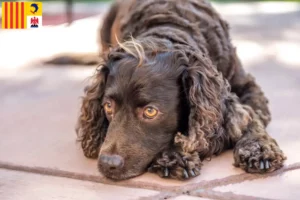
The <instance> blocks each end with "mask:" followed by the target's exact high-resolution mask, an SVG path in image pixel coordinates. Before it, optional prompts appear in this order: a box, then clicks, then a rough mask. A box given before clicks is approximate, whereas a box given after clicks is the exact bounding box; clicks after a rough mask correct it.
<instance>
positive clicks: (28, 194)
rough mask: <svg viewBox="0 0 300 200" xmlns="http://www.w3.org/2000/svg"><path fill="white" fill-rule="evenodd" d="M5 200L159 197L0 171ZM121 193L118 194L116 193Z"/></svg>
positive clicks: (116, 188) (67, 180)
mask: <svg viewBox="0 0 300 200" xmlns="http://www.w3.org/2000/svg"><path fill="white" fill-rule="evenodd" d="M0 180H1V183H0V185H1V189H0V198H1V199H2V200H38V199H43V200H53V199H64V200H83V199H88V200H99V199H103V200H116V199H122V200H123V199H124V200H132V199H138V198H142V197H148V196H153V195H156V194H158V192H156V191H152V190H145V189H133V188H125V187H117V186H113V185H105V184H100V183H92V182H88V181H78V180H73V179H67V178H60V177H51V176H43V175H37V174H31V173H24V172H17V171H9V170H2V169H0ZM116 191H117V192H116Z"/></svg>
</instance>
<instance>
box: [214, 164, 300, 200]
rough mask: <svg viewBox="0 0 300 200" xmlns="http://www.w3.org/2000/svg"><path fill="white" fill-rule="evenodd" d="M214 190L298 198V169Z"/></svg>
mask: <svg viewBox="0 0 300 200" xmlns="http://www.w3.org/2000/svg"><path fill="white" fill-rule="evenodd" d="M214 190H215V191H219V192H233V193H235V194H240V195H248V196H253V197H257V198H259V197H260V198H269V199H280V200H298V199H299V196H300V170H294V171H288V172H286V173H284V174H281V175H279V176H275V177H269V178H265V179H257V180H253V181H245V182H242V183H239V184H234V185H227V186H222V187H217V188H215V189H214Z"/></svg>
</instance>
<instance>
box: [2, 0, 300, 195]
mask: <svg viewBox="0 0 300 200" xmlns="http://www.w3.org/2000/svg"><path fill="white" fill-rule="evenodd" d="M244 5H245V4H238V5H236V4H228V5H227V4H226V5H221V4H216V8H217V9H218V11H219V12H220V13H221V14H223V16H224V18H225V19H227V20H228V21H229V22H230V25H231V27H232V38H233V42H234V44H235V45H236V46H237V50H238V52H239V54H240V56H241V59H242V61H243V63H244V66H245V68H246V69H247V70H248V71H249V72H251V73H252V74H254V75H255V76H256V77H257V81H258V82H259V83H260V84H261V86H262V87H263V89H264V91H265V92H266V95H267V96H268V98H269V99H270V107H271V110H272V114H273V121H272V123H271V124H270V126H269V127H268V131H269V132H270V134H271V135H272V136H273V137H274V138H276V139H277V141H278V142H279V144H280V146H281V147H282V149H283V150H284V152H285V153H286V155H287V157H288V160H287V161H286V164H285V166H284V168H282V169H281V170H279V171H276V172H274V173H271V174H267V175H252V174H246V173H244V172H243V171H242V170H240V169H238V168H235V167H233V165H232V163H233V157H232V152H231V151H228V152H225V153H223V154H222V155H221V156H218V157H215V158H213V159H212V160H211V161H206V162H205V165H204V167H203V169H202V172H201V175H200V176H199V177H197V178H195V179H191V180H189V181H184V182H180V181H174V180H168V179H161V178H159V177H158V176H157V175H155V174H150V173H146V174H144V175H142V176H139V177H137V178H134V179H131V180H126V181H121V182H114V181H111V180H108V179H106V178H105V177H103V176H101V174H99V173H98V172H97V170H96V169H97V167H96V161H95V160H90V159H87V158H85V157H84V156H83V154H82V152H81V150H80V147H79V145H78V144H77V143H76V135H75V132H74V126H75V121H76V117H77V114H78V108H79V103H80V99H79V97H80V95H82V91H83V87H84V85H85V81H86V79H87V77H88V76H90V75H92V73H93V71H94V68H93V67H83V66H81V67H74V66H68V67H57V66H42V65H41V64H40V62H39V61H40V60H41V59H44V58H47V57H49V56H51V55H53V54H54V53H61V52H66V51H73V50H75V49H76V51H80V52H90V51H96V50H97V46H96V44H95V41H96V31H97V28H98V23H99V18H101V16H102V15H101V16H96V17H91V18H86V19H83V20H79V21H77V22H76V23H74V24H73V25H72V26H71V27H69V28H66V27H64V26H63V25H62V26H55V27H54V26H52V27H45V28H44V29H41V30H36V31H31V32H30V31H23V32H21V31H3V30H1V31H0V44H1V46H0V55H1V59H0V95H1V96H0V135H1V140H0V199H1V200H36V199H42V200H50V199H51V200H52V199H68V200H69V199H74V200H83V199H87V200H93V199H105V200H106V199H117V200H118V199H154V200H157V199H174V200H194V199H200V200H201V199H203V200H204V199H220V200H232V199H233V200H235V199H242V200H248V199H249V200H254V199H286V200H299V198H300V156H299V153H300V134H299V132H300V107H299V102H300V57H299V52H300V35H299V32H300V20H299V19H300V9H299V8H300V6H299V5H297V4H278V5H277V4H276V5H275V4H274V5H271V4H253V5H251V6H244ZM272 6H273V7H272ZM274 6H275V7H276V6H278V7H277V8H274ZM278 8H281V9H278ZM276 9H277V10H278V12H275V11H274V10H276ZM69 33H72V36H71V37H70V36H69ZM49 38H55V40H56V41H55V42H53V41H51V39H49ZM33 39H34V41H36V44H35V45H34V46H33V45H32V41H33ZM13 40H14V42H15V43H16V44H19V46H18V48H16V47H15V48H11V46H10V44H11V41H13Z"/></svg>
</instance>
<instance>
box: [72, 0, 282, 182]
mask: <svg viewBox="0 0 300 200" xmlns="http://www.w3.org/2000/svg"><path fill="white" fill-rule="evenodd" d="M100 32H101V46H102V48H103V54H102V55H101V56H102V58H103V62H102V63H101V65H100V67H99V68H98V69H97V71H96V74H95V76H94V77H93V78H92V83H91V84H90V85H89V86H88V87H87V88H86V90H85V96H84V97H83V102H82V107H81V114H80V116H79V120H78V126H77V133H78V135H79V139H80V141H81V145H82V149H83V152H84V154H85V156H87V157H90V158H98V165H99V170H100V171H101V172H102V173H103V174H104V175H105V176H107V177H109V178H112V179H116V180H120V179H126V178H130V177H134V176H137V175H140V174H142V173H143V172H145V171H146V170H147V169H148V171H151V172H155V173H157V174H159V175H160V176H162V177H171V178H176V179H186V178H189V177H194V176H197V175H199V174H200V169H201V166H202V161H203V159H205V158H208V157H212V156H213V155H217V154H220V153H221V152H222V151H224V150H226V149H229V148H234V152H233V154H234V165H235V166H237V167H240V168H242V169H244V170H245V171H247V172H252V173H256V172H271V171H274V170H276V169H278V168H280V167H282V165H283V161H284V160H285V156H284V155H283V153H282V151H281V150H280V148H279V147H278V145H277V143H276V141H275V140H274V139H273V138H271V137H270V136H269V135H268V133H267V132H266V130H265V128H266V126H267V124H268V123H269V122H270V112H269V109H268V105H267V104H268V100H267V99H266V97H265V96H264V93H263V92H262V90H261V88H260V87H259V86H258V85H257V83H256V82H255V79H254V78H253V77H252V76H251V75H249V74H247V73H246V72H245V71H244V69H243V68H242V65H241V63H240V61H239V59H238V57H237V55H236V51H235V48H234V47H233V45H232V44H231V41H230V37H229V33H228V25H227V23H226V22H225V21H224V20H222V19H221V18H220V16H219V15H218V13H217V12H216V11H215V10H214V9H213V8H212V7H211V5H210V3H209V2H207V1H205V0H176V1H175V0H128V1H116V2H115V3H114V4H113V5H112V6H111V8H110V10H109V12H108V14H107V15H106V17H105V19H104V23H103V25H102V28H101V31H100ZM153 112H154V117H153V116H152V114H153ZM145 113H146V115H145ZM149 113H150V117H149ZM151 113H152V114H151Z"/></svg>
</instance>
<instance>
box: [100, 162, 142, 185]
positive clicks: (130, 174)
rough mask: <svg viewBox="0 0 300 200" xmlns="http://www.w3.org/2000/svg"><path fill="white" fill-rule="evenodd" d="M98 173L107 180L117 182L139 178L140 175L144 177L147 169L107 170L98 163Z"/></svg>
mask: <svg viewBox="0 0 300 200" xmlns="http://www.w3.org/2000/svg"><path fill="white" fill-rule="evenodd" d="M98 171H99V172H100V173H101V174H102V175H103V176H105V177H106V178H109V179H112V180H115V181H121V180H125V179H130V178H134V177H137V176H139V175H142V174H143V173H145V172H146V168H145V169H137V168H136V167H135V168H129V169H126V167H124V168H122V169H113V168H111V169H109V170H108V169H105V168H103V167H102V166H101V164H100V163H99V162H98Z"/></svg>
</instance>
